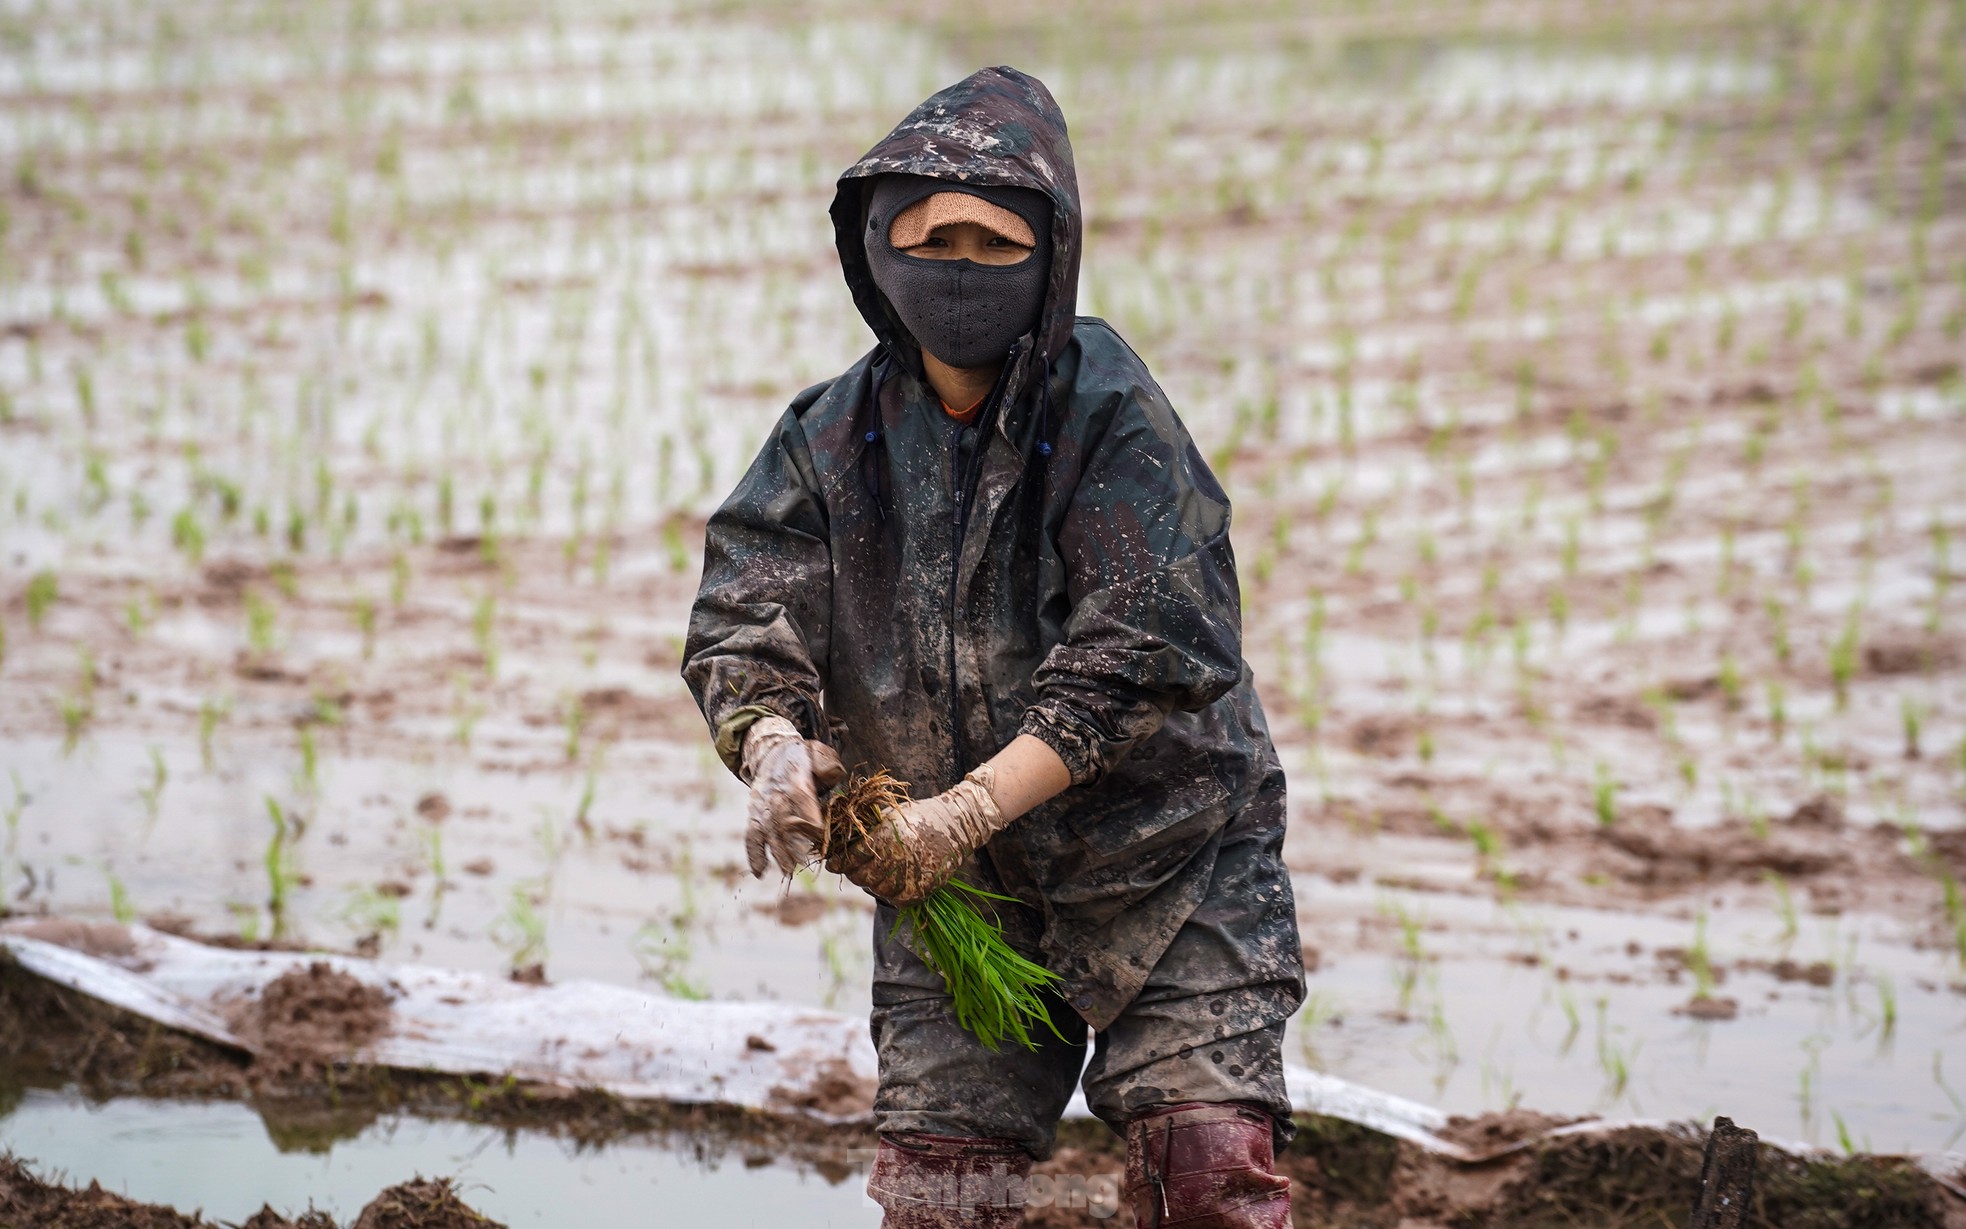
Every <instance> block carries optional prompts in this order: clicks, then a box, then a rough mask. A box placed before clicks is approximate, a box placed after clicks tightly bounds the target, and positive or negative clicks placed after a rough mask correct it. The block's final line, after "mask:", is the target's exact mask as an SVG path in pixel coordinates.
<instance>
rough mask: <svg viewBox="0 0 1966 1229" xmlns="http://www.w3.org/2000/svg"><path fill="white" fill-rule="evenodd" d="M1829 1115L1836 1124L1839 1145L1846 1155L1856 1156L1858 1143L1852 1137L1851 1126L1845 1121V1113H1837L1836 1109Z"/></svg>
mask: <svg viewBox="0 0 1966 1229" xmlns="http://www.w3.org/2000/svg"><path fill="white" fill-rule="evenodd" d="M1829 1116H1830V1121H1832V1122H1834V1123H1835V1124H1836V1142H1837V1146H1838V1147H1840V1148H1842V1149H1843V1155H1844V1156H1855V1155H1856V1154H1857V1144H1856V1141H1855V1140H1853V1139H1852V1138H1851V1137H1850V1127H1849V1125H1848V1124H1847V1123H1845V1122H1844V1121H1843V1115H1842V1114H1839V1113H1837V1112H1836V1111H1835V1110H1831V1111H1830V1112H1829Z"/></svg>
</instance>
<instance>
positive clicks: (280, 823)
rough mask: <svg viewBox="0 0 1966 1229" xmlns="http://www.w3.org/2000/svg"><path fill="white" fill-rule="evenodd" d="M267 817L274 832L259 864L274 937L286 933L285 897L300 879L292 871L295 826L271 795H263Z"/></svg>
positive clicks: (286, 898)
mask: <svg viewBox="0 0 1966 1229" xmlns="http://www.w3.org/2000/svg"><path fill="white" fill-rule="evenodd" d="M266 816H267V818H268V819H269V820H271V821H272V823H273V835H272V837H271V838H270V839H268V840H267V842H266V853H265V855H264V857H263V858H262V859H261V864H262V865H263V866H264V867H265V869H266V911H267V914H268V916H270V917H271V918H272V919H273V937H274V938H276V939H277V938H282V937H284V936H285V935H286V933H287V900H288V898H289V897H290V896H291V895H292V893H293V888H294V884H295V882H296V881H297V880H298V879H299V876H298V874H296V872H295V870H294V863H293V851H292V849H291V847H290V843H291V841H292V839H293V836H294V833H295V827H294V825H293V824H291V823H290V822H289V821H288V818H287V812H286V808H284V807H282V806H281V805H280V800H279V799H277V798H275V797H274V796H273V795H271V794H268V795H266Z"/></svg>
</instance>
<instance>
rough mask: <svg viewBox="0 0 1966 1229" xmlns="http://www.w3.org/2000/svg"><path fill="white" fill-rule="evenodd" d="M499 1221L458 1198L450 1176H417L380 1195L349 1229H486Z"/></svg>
mask: <svg viewBox="0 0 1966 1229" xmlns="http://www.w3.org/2000/svg"><path fill="white" fill-rule="evenodd" d="M498 1224H499V1222H497V1221H495V1220H492V1219H490V1218H489V1217H486V1216H483V1215H481V1214H480V1213H478V1212H475V1211H473V1210H472V1209H471V1208H470V1207H469V1206H468V1205H467V1204H466V1203H465V1202H464V1201H463V1200H462V1199H459V1198H458V1197H457V1188H456V1187H454V1186H452V1185H451V1180H450V1179H449V1178H418V1179H416V1180H415V1181H414V1182H405V1183H403V1184H402V1185H401V1186H392V1187H390V1188H389V1189H388V1190H386V1191H384V1192H382V1194H380V1195H377V1196H376V1197H375V1198H374V1199H373V1200H371V1201H370V1203H369V1206H368V1207H366V1208H363V1209H362V1214H361V1215H360V1216H357V1217H356V1218H355V1223H354V1225H352V1226H351V1227H350V1229H487V1227H488V1226H497V1225H498ZM501 1229H502V1227H501Z"/></svg>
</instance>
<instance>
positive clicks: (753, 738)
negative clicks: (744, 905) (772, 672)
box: [743, 717, 846, 878]
mask: <svg viewBox="0 0 1966 1229" xmlns="http://www.w3.org/2000/svg"><path fill="white" fill-rule="evenodd" d="M743 768H744V779H745V780H746V781H749V782H750V783H751V799H750V802H749V804H748V806H747V807H746V810H745V818H744V855H745V857H746V859H748V860H749V862H750V863H751V874H752V875H754V876H757V877H760V878H761V877H763V875H764V873H765V853H766V851H767V850H769V851H770V853H771V860H772V861H774V862H776V863H778V869H779V870H780V871H781V872H783V873H784V874H787V875H790V874H791V873H792V872H793V871H795V870H797V869H798V868H799V867H802V866H806V865H809V864H810V863H811V862H813V861H814V860H815V859H816V858H818V857H819V851H820V849H821V848H822V847H823V846H824V844H825V837H826V820H825V816H824V814H823V812H822V811H821V809H820V806H819V794H820V791H821V790H827V789H831V788H832V787H833V786H835V785H838V784H839V783H840V782H841V781H842V780H844V779H845V778H846V767H845V766H844V765H843V764H841V763H840V757H839V755H838V754H837V753H836V752H834V750H833V749H832V748H831V747H829V746H827V745H826V744H825V743H823V742H818V741H816V740H813V739H808V738H805V737H803V736H802V735H800V733H799V729H798V727H797V726H795V725H793V724H792V723H791V722H789V721H787V720H786V719H785V718H783V717H761V718H759V719H758V720H757V721H756V722H755V723H753V724H752V726H751V728H750V729H749V730H747V731H745V734H744V763H743Z"/></svg>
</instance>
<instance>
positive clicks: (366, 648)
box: [352, 597, 375, 661]
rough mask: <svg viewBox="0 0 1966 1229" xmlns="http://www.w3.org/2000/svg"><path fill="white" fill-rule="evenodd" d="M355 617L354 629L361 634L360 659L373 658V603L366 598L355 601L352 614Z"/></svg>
mask: <svg viewBox="0 0 1966 1229" xmlns="http://www.w3.org/2000/svg"><path fill="white" fill-rule="evenodd" d="M352 613H353V614H354V616H355V629H356V630H357V631H358V632H360V633H361V634H362V659H363V660H364V661H366V660H368V659H369V658H372V657H374V656H375V602H374V600H373V599H371V598H368V597H358V598H356V599H355V602H354V608H353V612H352Z"/></svg>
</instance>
